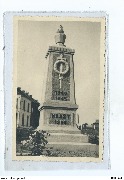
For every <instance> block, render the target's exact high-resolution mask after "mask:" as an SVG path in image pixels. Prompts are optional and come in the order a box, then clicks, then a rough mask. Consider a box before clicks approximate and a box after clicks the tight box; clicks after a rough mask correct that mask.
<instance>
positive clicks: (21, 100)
mask: <svg viewBox="0 0 124 180" xmlns="http://www.w3.org/2000/svg"><path fill="white" fill-rule="evenodd" d="M39 105H40V103H39V102H38V101H37V100H35V99H33V98H32V95H29V93H27V92H25V91H23V90H21V88H20V87H18V88H17V100H16V125H17V127H33V128H36V127H38V126H39V117H40V112H39V111H38V107H39Z"/></svg>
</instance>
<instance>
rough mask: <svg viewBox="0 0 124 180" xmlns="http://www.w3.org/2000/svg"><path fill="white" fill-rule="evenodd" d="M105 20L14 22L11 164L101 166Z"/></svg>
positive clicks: (33, 19)
mask: <svg viewBox="0 0 124 180" xmlns="http://www.w3.org/2000/svg"><path fill="white" fill-rule="evenodd" d="M105 34H106V18H105V17H100V18H86V17H85V18H84V17H83V18H82V17H52V16H51V17H50V16H49V17H43V16H41V17H40V16H39V17H38V16H37V17H30V16H23V17H19V16H15V17H14V18H13V117H12V121H13V122H12V123H13V141H12V144H13V150H12V154H13V160H34V161H39V160H41V161H68V162H83V161H84V162H87V161H88V162H89V161H90V162H101V161H102V160H103V153H104V147H103V143H104V110H105V109H104V101H105V84H104V83H105V60H106V59H105V57H106V56H105V44H106V40H105Z"/></svg>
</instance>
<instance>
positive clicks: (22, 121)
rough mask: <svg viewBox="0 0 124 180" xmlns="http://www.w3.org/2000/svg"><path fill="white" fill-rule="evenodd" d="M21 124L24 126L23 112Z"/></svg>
mask: <svg viewBox="0 0 124 180" xmlns="http://www.w3.org/2000/svg"><path fill="white" fill-rule="evenodd" d="M22 126H24V114H22Z"/></svg>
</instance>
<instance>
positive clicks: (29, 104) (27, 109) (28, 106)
mask: <svg viewBox="0 0 124 180" xmlns="http://www.w3.org/2000/svg"><path fill="white" fill-rule="evenodd" d="M29 108H30V104H29V103H28V109H27V111H28V112H29Z"/></svg>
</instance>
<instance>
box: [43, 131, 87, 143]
mask: <svg viewBox="0 0 124 180" xmlns="http://www.w3.org/2000/svg"><path fill="white" fill-rule="evenodd" d="M47 140H48V142H63V143H64V142H70V143H71V142H75V143H76V142H78V143H88V136H87V135H83V134H65V133H50V136H48V137H47Z"/></svg>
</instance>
